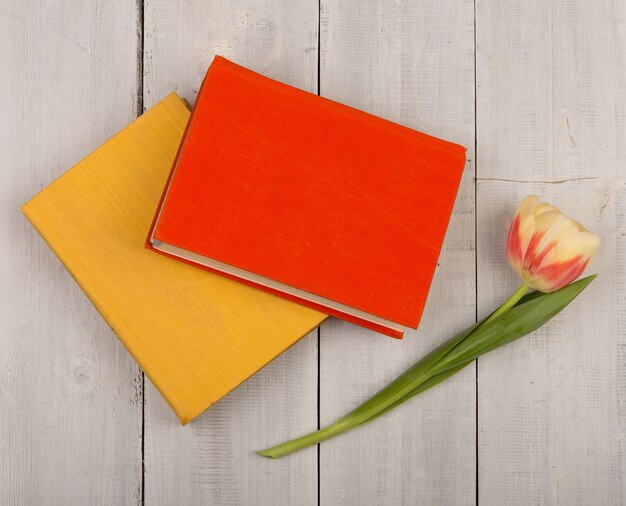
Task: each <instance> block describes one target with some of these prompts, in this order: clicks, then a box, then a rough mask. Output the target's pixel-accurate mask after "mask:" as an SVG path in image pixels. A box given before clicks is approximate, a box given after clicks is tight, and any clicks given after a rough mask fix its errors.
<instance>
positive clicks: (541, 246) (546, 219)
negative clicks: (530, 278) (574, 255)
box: [524, 210, 582, 274]
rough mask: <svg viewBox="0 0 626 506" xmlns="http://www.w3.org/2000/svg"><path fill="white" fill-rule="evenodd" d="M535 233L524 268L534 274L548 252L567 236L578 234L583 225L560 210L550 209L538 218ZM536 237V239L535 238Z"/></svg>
mask: <svg viewBox="0 0 626 506" xmlns="http://www.w3.org/2000/svg"><path fill="white" fill-rule="evenodd" d="M535 229H536V231H535V234H534V236H533V238H532V239H531V241H530V245H529V248H528V251H527V252H526V256H525V257H524V270H528V271H530V273H531V274H533V273H534V272H535V271H536V270H537V268H538V266H539V265H540V264H541V262H542V261H543V259H544V258H545V256H546V255H547V254H548V252H549V251H550V250H551V249H552V248H553V247H554V246H555V245H556V244H557V243H559V242H560V241H562V240H563V239H565V238H566V237H568V236H570V235H572V234H577V233H578V232H580V231H581V229H582V227H581V225H580V224H579V223H577V222H575V221H574V220H570V219H569V218H566V217H565V215H563V213H561V212H560V211H558V210H555V211H548V212H545V213H543V214H541V215H540V216H538V217H537V219H536V224H535ZM535 238H536V239H535Z"/></svg>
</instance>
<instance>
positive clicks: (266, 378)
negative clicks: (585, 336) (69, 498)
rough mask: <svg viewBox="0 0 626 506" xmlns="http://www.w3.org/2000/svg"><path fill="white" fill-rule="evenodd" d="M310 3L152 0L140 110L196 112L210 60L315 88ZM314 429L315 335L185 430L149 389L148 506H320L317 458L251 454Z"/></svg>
mask: <svg viewBox="0 0 626 506" xmlns="http://www.w3.org/2000/svg"><path fill="white" fill-rule="evenodd" d="M317 14H318V7H317V3H316V2H315V1H313V0H299V1H293V0H258V1H204V0H202V1H192V2H189V1H176V2H172V1H170V0H148V1H147V2H146V9H145V31H144V40H145V58H144V59H145V66H144V72H145V74H144V96H145V106H146V107H150V106H151V105H153V104H154V103H155V102H156V101H158V100H160V99H161V98H162V97H164V96H165V95H166V94H167V93H169V92H171V91H176V92H178V93H179V95H181V96H182V97H184V98H185V99H187V100H188V101H189V103H193V101H194V100H195V97H196V93H197V89H198V87H199V86H200V83H201V81H202V78H203V77H204V74H205V73H206V68H207V66H208V64H209V63H210V62H211V60H212V59H213V56H214V54H221V55H222V56H225V57H227V58H230V59H232V60H233V61H235V62H237V63H240V64H242V65H246V66H248V67H250V68H252V69H254V70H256V71H258V72H261V73H263V74H266V75H268V76H270V77H273V78H275V79H279V80H282V81H285V82H287V83H289V84H292V85H294V86H298V87H300V88H302V89H305V90H307V91H312V92H315V91H316V88H317V24H318V23H317ZM316 424H317V331H314V332H313V333H312V334H311V335H309V336H307V337H305V338H304V339H303V341H301V342H300V343H298V344H297V345H296V346H294V347H293V348H291V349H290V350H289V351H288V352H287V353H285V354H284V355H283V356H281V357H279V358H278V359H277V360H275V361H274V362H273V363H271V364H270V365H269V366H268V367H266V368H265V369H263V370H262V371H261V372H260V373H259V374H257V375H255V376H254V377H253V378H251V379H250V380H249V381H247V382H246V383H245V384H244V385H243V386H242V387H240V388H238V389H237V390H236V391H235V392H233V393H232V394H231V395H229V396H227V397H226V398H225V399H223V400H222V401H220V402H219V403H217V404H216V405H215V406H213V407H212V408H211V409H210V410H209V411H208V412H206V413H205V414H203V415H202V416H201V417H200V418H198V419H197V420H196V421H194V422H193V423H192V424H190V425H188V426H187V427H180V426H178V424H177V422H176V420H175V418H174V416H173V415H172V414H171V413H170V410H169V408H168V407H167V406H166V404H165V402H164V401H163V399H162V398H161V397H160V395H159V394H158V392H157V391H156V390H155V389H154V388H153V387H152V385H150V384H148V383H147V386H146V411H145V499H146V501H145V502H146V504H147V505H156V504H160V505H171V504H215V505H239V504H246V505H247V504H259V505H272V506H274V505H283V504H284V505H300V504H317V451H316V449H315V448H311V449H308V450H307V451H304V452H301V453H300V454H298V455H294V456H293V458H289V459H283V460H281V461H270V460H268V459H263V458H261V457H259V456H257V455H256V454H255V453H254V450H259V449H262V448H265V447H267V446H270V445H271V444H274V443H276V442H279V441H282V440H284V439H286V438H287V437H289V434H290V431H291V430H292V428H294V427H296V428H299V430H312V429H314V428H315V427H316Z"/></svg>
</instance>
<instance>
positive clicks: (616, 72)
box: [477, 0, 626, 505]
mask: <svg viewBox="0 0 626 506" xmlns="http://www.w3.org/2000/svg"><path fill="white" fill-rule="evenodd" d="M625 19H626V3H624V2H621V1H612V0H607V1H604V0H603V1H597V2H585V1H580V0H576V1H555V2H545V1H543V0H533V1H524V2H521V1H511V0H505V1H497V2H496V1H491V0H490V1H485V0H478V1H477V37H478V38H477V48H478V51H477V76H478V81H477V84H478V87H477V92H478V100H477V111H478V113H477V139H478V149H477V157H478V169H477V174H478V199H477V201H478V240H477V244H478V247H477V252H478V300H479V310H480V312H481V314H484V313H486V312H487V311H489V310H490V309H491V308H492V307H493V306H494V305H496V304H497V303H498V302H499V301H501V300H503V299H504V297H506V296H508V295H509V294H510V292H512V291H513V290H514V289H515V287H516V284H517V283H518V280H517V279H516V276H515V275H514V274H513V273H512V271H511V270H510V268H509V267H508V266H507V263H506V260H505V255H504V250H503V247H504V241H505V237H506V232H507V227H508V219H509V218H510V216H511V214H512V213H513V212H514V210H515V206H516V203H517V201H519V200H520V199H521V198H522V197H523V196H524V195H526V194H528V193H537V194H538V195H540V196H542V197H543V198H544V199H545V200H547V201H550V202H554V203H555V204H556V205H558V206H560V207H561V208H562V209H563V210H564V211H565V212H567V213H571V215H572V216H574V217H576V218H577V219H579V220H580V221H581V222H582V223H583V224H585V225H586V226H588V227H589V228H591V229H592V230H594V231H596V232H597V233H599V234H600V235H601V236H602V237H603V240H604V242H603V245H602V249H601V251H600V253H599V255H598V256H597V258H596V259H594V261H593V262H592V264H591V267H590V271H592V272H598V273H599V274H600V277H599V278H598V279H597V280H596V281H595V282H594V283H593V284H592V285H591V287H590V288H589V289H588V291H587V292H585V293H584V294H583V295H582V296H581V298H580V299H579V300H577V301H575V303H573V304H572V306H571V307H569V308H567V309H566V311H565V312H564V313H563V314H561V315H559V317H558V318H557V320H556V321H554V322H552V323H550V324H549V325H548V326H546V327H545V328H544V329H541V330H540V331H538V332H536V333H535V334H534V335H532V336H530V337H529V338H526V339H523V340H521V341H519V342H517V343H515V344H513V345H511V346H508V347H506V348H503V349H501V350H497V351H496V352H494V353H493V354H491V355H488V356H486V357H484V358H481V359H479V372H478V384H479V390H478V391H479V400H478V403H479V404H478V415H479V422H478V423H479V459H478V462H479V502H480V503H481V504H510V505H514V504H519V505H525V504H567V505H587V504H602V505H608V504H611V505H617V504H624V503H626V477H625V476H626V467H625V461H624V455H625V450H626V433H625V431H624V429H625V422H626V419H625V416H626V410H625V406H626V390H625V388H624V386H625V384H626V356H625V354H624V349H625V346H626V325H625V312H624V307H625V306H624V301H625V297H624V291H625V288H626V285H625V283H626V273H625V271H624V262H625V261H626V256H625V250H624V245H625V238H624V236H625V233H626V228H625V223H624V197H625V196H626V191H625V190H626V166H625V159H626V129H625V126H626V125H625V122H626V100H625V99H626V70H625V69H626V66H625V64H626V61H625V60H624V58H625V55H626V25H625V24H624V20H625ZM506 180H511V181H506Z"/></svg>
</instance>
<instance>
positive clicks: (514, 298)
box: [481, 282, 528, 326]
mask: <svg viewBox="0 0 626 506" xmlns="http://www.w3.org/2000/svg"><path fill="white" fill-rule="evenodd" d="M527 291H528V285H527V284H526V283H525V282H524V283H522V284H521V286H520V287H519V288H518V289H517V290H516V291H515V293H514V294H513V295H511V296H510V297H509V298H508V299H507V300H506V301H505V302H504V304H502V305H501V306H500V307H499V308H498V309H496V310H495V311H494V312H493V313H491V315H489V317H488V318H486V319H485V321H483V322H482V323H481V325H482V326H484V325H486V324H487V323H489V322H490V321H493V320H495V319H496V318H497V317H498V316H500V315H501V314H503V313H506V312H507V311H508V310H509V309H511V308H512V307H513V306H514V305H515V304H517V303H518V302H519V300H520V299H521V298H522V297H523V296H524V295H525V294H526V292H527Z"/></svg>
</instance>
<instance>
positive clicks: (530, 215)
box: [516, 195, 540, 259]
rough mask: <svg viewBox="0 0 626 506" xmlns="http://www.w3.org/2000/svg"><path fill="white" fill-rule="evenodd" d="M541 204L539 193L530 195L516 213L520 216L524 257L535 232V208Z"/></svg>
mask: <svg viewBox="0 0 626 506" xmlns="http://www.w3.org/2000/svg"><path fill="white" fill-rule="evenodd" d="M539 205H540V202H539V197H537V195H528V196H527V197H526V198H525V199H524V200H522V202H521V203H520V205H519V207H518V208H517V213H516V215H518V216H519V227H518V229H519V230H518V235H519V239H520V249H521V254H522V259H523V258H524V256H525V255H526V250H527V248H528V244H529V243H530V239H531V237H532V236H533V234H534V233H535V215H534V211H535V209H536V208H537V207H538V206H539Z"/></svg>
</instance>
